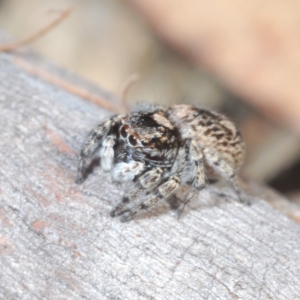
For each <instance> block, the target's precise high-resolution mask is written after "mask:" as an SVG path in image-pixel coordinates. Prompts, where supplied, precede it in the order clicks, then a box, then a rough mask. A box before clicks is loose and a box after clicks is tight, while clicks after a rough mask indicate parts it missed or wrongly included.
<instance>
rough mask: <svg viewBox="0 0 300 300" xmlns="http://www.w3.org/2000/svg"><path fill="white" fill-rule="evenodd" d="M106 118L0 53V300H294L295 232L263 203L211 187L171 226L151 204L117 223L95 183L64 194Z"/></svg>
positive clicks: (111, 201)
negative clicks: (85, 145) (248, 202)
mask: <svg viewBox="0 0 300 300" xmlns="http://www.w3.org/2000/svg"><path fill="white" fill-rule="evenodd" d="M109 114H110V113H109V112H106V111H104V110H102V109H101V108H99V107H96V106H95V105H93V104H90V103H87V102H85V101H83V100H81V99H79V98H77V97H75V96H72V95H70V94H67V93H66V92H63V91H61V90H59V89H58V88H57V87H54V86H51V85H50V84H48V83H46V82H43V81H42V80H40V79H38V78H35V77H34V76H32V75H30V74H27V73H26V72H25V71H24V70H22V69H21V68H20V67H18V66H17V65H16V64H14V62H13V59H12V56H10V55H8V54H1V55H0V129H1V130H0V149H1V152H0V153H1V156H0V162H1V169H0V181H1V186H0V222H1V223H0V224H1V225H0V226H1V227H0V299H30V300H33V299H284V300H286V299H299V297H300V296H299V295H300V250H299V245H300V228H299V224H298V223H296V222H295V221H293V220H291V219H289V218H288V217H286V216H285V215H283V214H282V213H280V212H279V211H277V210H275V209H274V208H272V207H271V206H270V205H269V204H267V203H266V202H265V201H264V200H263V199H259V198H257V197H256V198H255V197H254V198H253V199H252V200H253V204H252V206H250V207H247V206H243V205H240V204H237V203H236V202H234V200H232V199H233V198H234V197H236V195H235V194H234V193H233V192H232V191H231V189H230V188H229V187H226V186H225V187H217V186H211V187H209V188H207V189H205V190H204V191H203V192H201V193H200V194H199V199H196V200H195V201H193V203H192V204H191V206H190V208H188V209H187V210H186V212H185V214H184V216H183V218H182V219H181V220H180V221H178V220H177V219H176V218H174V213H173V212H172V211H170V210H169V209H168V207H167V206H165V205H161V206H160V207H158V208H156V209H153V210H152V211H151V212H148V213H147V214H145V215H144V216H143V217H140V218H138V219H136V220H134V221H132V222H130V223H125V224H123V223H120V222H119V220H118V219H112V218H110V216H109V211H110V210H111V209H112V208H113V206H114V205H115V204H116V203H117V202H118V201H119V199H120V197H121V195H122V189H121V188H116V186H115V185H113V184H112V183H111V181H110V179H109V177H108V176H107V174H104V173H103V172H101V170H99V168H97V169H94V171H93V173H92V174H90V176H89V177H88V178H87V180H86V181H85V182H84V183H83V184H82V185H76V184H75V182H74V179H75V173H76V165H77V153H78V151H79V149H80V147H81V144H82V142H83V140H84V138H85V136H86V135H87V133H88V132H89V130H90V129H91V128H93V126H95V124H97V123H98V122H99V121H101V120H103V119H104V118H106V117H107V116H108V115H109ZM220 193H223V194H225V195H226V196H225V197H224V196H223V197H222V196H221V195H220Z"/></svg>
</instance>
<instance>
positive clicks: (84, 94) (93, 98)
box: [15, 58, 123, 113]
mask: <svg viewBox="0 0 300 300" xmlns="http://www.w3.org/2000/svg"><path fill="white" fill-rule="evenodd" d="M15 62H16V63H17V64H18V65H19V66H20V67H22V68H23V69H24V70H26V71H27V72H29V73H30V74H33V75H35V76H37V77H39V78H41V79H43V80H45V81H47V82H48V83H50V84H53V85H56V86H58V87H59V88H61V89H63V90H65V91H67V92H69V93H71V94H73V95H75V96H78V97H80V98H83V99H85V100H87V101H89V102H93V103H95V104H97V105H99V106H101V107H103V108H105V109H108V110H110V111H113V112H116V113H120V112H123V110H122V108H119V107H117V106H116V105H113V104H111V103H109V102H108V101H107V100H105V99H104V98H102V97H100V96H98V95H95V94H92V93H90V92H89V91H88V90H86V89H84V88H81V87H78V86H76V85H74V84H71V83H70V82H67V81H65V80H63V79H61V78H59V77H57V76H55V75H53V74H51V73H49V72H47V71H46V70H43V69H41V68H38V67H36V66H34V65H32V64H31V63H29V62H27V61H25V60H24V59H21V58H15Z"/></svg>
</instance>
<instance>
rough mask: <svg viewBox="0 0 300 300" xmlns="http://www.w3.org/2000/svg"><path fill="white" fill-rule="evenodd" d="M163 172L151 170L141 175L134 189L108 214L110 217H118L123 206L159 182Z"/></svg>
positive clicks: (158, 169) (156, 169)
mask: <svg viewBox="0 0 300 300" xmlns="http://www.w3.org/2000/svg"><path fill="white" fill-rule="evenodd" d="M162 173H163V170H162V169H161V168H153V169H151V170H150V171H148V172H146V173H145V174H143V175H141V176H140V177H139V178H138V179H137V181H136V183H135V185H134V187H133V188H132V189H131V190H130V191H129V192H128V193H126V194H125V196H124V197H123V199H122V202H120V203H119V204H118V205H117V206H116V208H115V209H114V210H113V211H112V212H111V213H110V215H111V217H115V216H119V215H120V214H122V211H123V208H124V206H125V205H126V204H127V203H129V202H131V201H133V200H134V199H136V198H137V197H138V196H139V195H140V194H141V193H142V192H143V191H144V190H146V189H150V188H153V187H154V186H156V184H157V183H158V182H159V181H160V180H161V176H162Z"/></svg>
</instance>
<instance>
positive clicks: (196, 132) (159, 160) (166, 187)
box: [76, 105, 247, 222]
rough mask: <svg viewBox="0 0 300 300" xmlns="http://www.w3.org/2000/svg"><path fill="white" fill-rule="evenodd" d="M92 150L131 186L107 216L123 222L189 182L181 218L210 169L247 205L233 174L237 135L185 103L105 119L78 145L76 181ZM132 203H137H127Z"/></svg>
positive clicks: (238, 153)
mask: <svg viewBox="0 0 300 300" xmlns="http://www.w3.org/2000/svg"><path fill="white" fill-rule="evenodd" d="M95 152H97V153H98V154H99V156H100V159H101V167H102V169H103V170H104V171H105V172H109V171H111V175H112V178H113V179H114V180H115V181H117V182H125V181H127V182H128V181H131V182H133V184H132V187H131V188H130V189H129V190H128V191H127V192H126V193H125V196H124V197H123V200H122V202H121V203H119V204H118V205H117V206H116V208H115V209H114V210H113V211H112V212H111V214H110V215H111V216H112V217H115V216H121V218H120V220H121V221H122V222H126V221H129V220H131V219H132V218H133V217H134V216H135V215H136V214H137V213H138V212H140V211H141V210H145V209H147V208H149V207H151V206H152V205H154V204H155V203H156V202H157V201H159V200H161V199H167V198H169V197H170V196H171V195H172V194H173V193H174V192H175V191H176V189H177V188H178V187H179V186H180V185H182V184H187V183H189V184H191V189H190V191H189V193H188V194H187V196H186V198H185V200H184V201H183V202H182V203H181V204H180V206H179V208H178V212H179V214H180V213H181V212H182V211H183V209H184V207H185V205H186V204H187V203H188V201H189V200H190V199H191V198H193V197H194V195H195V194H196V193H197V192H198V191H199V190H201V189H202V188H204V187H205V185H206V181H207V180H206V173H207V172H206V171H207V170H208V169H209V168H212V169H214V170H215V171H216V172H217V173H218V174H219V175H221V176H222V177H225V178H226V179H228V180H229V181H231V183H232V185H233V187H234V189H235V190H236V192H237V194H238V196H239V197H238V198H239V201H240V202H243V203H244V202H247V201H246V200H245V199H244V198H243V197H242V191H241V190H240V188H239V185H238V183H237V175H236V172H237V170H238V169H239V167H240V166H241V164H242V163H243V159H244V153H245V147H244V142H243V140H242V137H241V134H240V132H239V131H238V130H237V128H236V126H235V125H234V124H233V123H232V122H231V121H230V120H229V119H227V118H226V117H225V116H223V115H221V114H219V113H216V112H213V111H210V110H205V109H202V108H197V107H194V106H190V105H175V106H172V107H170V108H168V109H164V108H162V107H158V106H149V107H142V108H140V109H139V110H136V111H134V112H132V113H130V114H121V115H115V116H113V117H111V118H109V119H108V120H106V121H104V122H103V123H101V124H100V125H99V126H97V127H96V128H95V129H94V130H93V131H92V132H91V133H90V135H89V136H88V138H87V140H86V142H85V144H84V145H83V147H82V150H81V153H80V158H79V166H78V175H77V179H76V182H77V183H81V182H83V180H84V175H85V171H86V169H87V164H88V161H90V159H91V158H92V157H93V156H94V154H95ZM134 200H139V202H138V204H135V205H132V203H133V201H134ZM130 206H131V207H130ZM125 207H127V208H125ZM128 207H129V208H128Z"/></svg>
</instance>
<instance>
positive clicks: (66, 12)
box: [0, 7, 73, 52]
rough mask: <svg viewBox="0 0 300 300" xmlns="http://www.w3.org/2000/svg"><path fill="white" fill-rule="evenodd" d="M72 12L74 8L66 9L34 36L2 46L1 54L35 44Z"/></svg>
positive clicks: (0, 47) (0, 48) (0, 46)
mask: <svg viewBox="0 0 300 300" xmlns="http://www.w3.org/2000/svg"><path fill="white" fill-rule="evenodd" d="M72 10H73V8H72V7H69V8H67V9H65V10H64V11H62V13H61V14H60V15H59V16H58V17H56V18H55V19H54V20H52V21H51V22H50V23H49V24H47V25H46V26H45V27H43V28H41V29H40V30H38V31H37V32H35V33H34V34H32V35H30V36H29V37H26V38H24V39H21V40H19V41H16V42H12V43H9V44H7V45H0V52H9V51H13V50H16V49H18V48H20V47H22V46H24V45H28V44H30V43H32V42H34V41H35V40H37V39H38V38H40V37H42V36H43V35H45V34H46V33H47V32H49V31H50V30H51V29H52V28H54V27H55V26H57V25H58V24H59V23H60V22H62V21H63V20H64V19H66V18H67V17H68V16H69V14H70V13H71V12H72Z"/></svg>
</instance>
